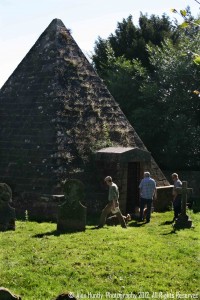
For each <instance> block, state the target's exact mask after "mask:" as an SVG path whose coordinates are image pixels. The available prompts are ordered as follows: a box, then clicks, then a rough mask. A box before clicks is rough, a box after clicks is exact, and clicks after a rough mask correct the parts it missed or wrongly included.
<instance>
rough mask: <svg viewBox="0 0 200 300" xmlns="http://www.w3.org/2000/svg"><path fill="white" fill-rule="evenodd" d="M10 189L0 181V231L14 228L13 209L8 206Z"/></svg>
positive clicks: (10, 196) (10, 195)
mask: <svg viewBox="0 0 200 300" xmlns="http://www.w3.org/2000/svg"><path fill="white" fill-rule="evenodd" d="M11 199H12V190H11V188H10V187H9V186H8V185H7V184H6V183H0V231H6V230H15V209H14V208H13V207H11V206H10V204H9V202H10V201H11Z"/></svg>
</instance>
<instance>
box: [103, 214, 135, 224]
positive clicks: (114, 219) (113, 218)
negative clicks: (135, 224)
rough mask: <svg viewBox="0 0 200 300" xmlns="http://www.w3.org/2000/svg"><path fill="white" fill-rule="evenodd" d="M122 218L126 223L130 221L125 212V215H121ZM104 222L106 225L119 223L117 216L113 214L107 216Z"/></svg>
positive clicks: (128, 215)
mask: <svg viewBox="0 0 200 300" xmlns="http://www.w3.org/2000/svg"><path fill="white" fill-rule="evenodd" d="M123 218H124V221H125V223H126V225H127V224H128V222H129V221H131V216H130V214H127V215H126V216H123ZM106 224H107V225H108V226H117V225H119V224H120V223H119V219H118V217H117V216H116V215H113V216H110V217H108V218H107V220H106Z"/></svg>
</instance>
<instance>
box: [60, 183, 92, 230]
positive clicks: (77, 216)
mask: <svg viewBox="0 0 200 300" xmlns="http://www.w3.org/2000/svg"><path fill="white" fill-rule="evenodd" d="M63 190H64V195H65V202H64V203H62V204H61V205H59V207H58V220H57V230H58V231H61V232H68V231H84V230H85V226H86V210H87V208H86V207H85V206H84V205H82V204H81V201H83V199H84V196H85V193H84V185H83V183H82V182H81V181H80V180H77V179H70V180H68V181H66V182H65V184H64V189H63Z"/></svg>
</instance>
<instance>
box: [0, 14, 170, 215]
mask: <svg viewBox="0 0 200 300" xmlns="http://www.w3.org/2000/svg"><path fill="white" fill-rule="evenodd" d="M147 168H148V169H149V170H150V172H151V175H152V176H153V178H155V180H156V182H157V185H158V186H169V183H168V181H167V180H166V178H165V176H164V175H163V173H162V171H161V170H160V169H159V167H158V166H157V164H156V163H155V161H154V160H153V158H152V157H151V155H150V153H149V152H148V150H147V149H146V147H145V145H144V144H143V142H142V141H141V139H140V138H139V136H138V135H137V133H136V132H135V130H134V128H133V127H132V126H131V125H130V123H129V122H128V120H127V118H126V117H125V115H124V114H123V112H122V111H121V109H120V107H119V105H118V104H117V103H116V102H115V100H114V98H113V97H112V96H111V94H110V93H109V91H108V89H107V88H106V86H105V85H104V83H103V81H102V80H101V79H100V78H99V76H98V75H97V73H96V72H95V71H94V69H93V67H92V66H91V64H90V63H89V61H88V60H87V59H86V57H85V56H84V54H83V53H82V51H81V50H80V48H79V47H78V45H77V44H76V42H75V41H74V39H73V38H72V36H71V34H70V31H69V30H68V29H66V27H65V26H64V24H63V23H62V21H61V20H59V19H54V20H53V21H52V22H51V23H50V25H49V26H48V27H47V28H46V30H45V31H44V32H43V33H42V34H41V36H40V37H39V39H38V40H37V41H36V43H35V44H34V45H33V47H32V48H31V49H30V51H29V52H28V53H27V55H26V56H25V57H24V59H23V60H22V61H21V63H20V64H19V65H18V67H17V68H16V69H15V71H14V72H13V74H12V75H11V76H10V77H9V79H8V80H7V81H6V83H5V84H4V85H3V87H2V88H1V90H0V181H1V182H5V183H7V184H8V185H10V186H11V188H12V190H13V194H14V195H16V197H17V199H21V198H23V199H24V197H25V195H26V197H27V199H28V198H30V199H32V200H31V201H36V199H37V202H38V203H39V202H40V201H41V202H42V200H41V199H42V198H41V197H43V198H44V197H45V196H46V195H55V194H62V184H61V183H62V181H63V180H65V179H67V178H78V179H80V180H81V181H83V183H84V184H85V186H86V198H87V199H86V200H85V203H86V204H87V205H88V206H90V201H91V203H92V204H91V206H92V205H93V203H94V202H92V201H95V200H94V199H92V198H95V197H96V198H95V199H101V197H103V196H101V195H100V194H99V191H101V190H102V189H101V188H102V185H101V182H100V181H101V180H102V177H103V176H104V175H111V176H113V177H114V179H115V180H116V181H117V182H118V185H119V187H120V188H121V191H123V186H124V185H125V186H126V188H125V189H124V195H125V194H126V196H124V197H125V198H127V197H128V196H127V194H128V190H129V185H130V183H131V176H133V177H134V178H135V179H133V180H135V186H137V185H138V182H139V180H140V179H141V176H142V172H143V171H144V170H145V169H147ZM122 170H123V172H122ZM131 170H132V171H131ZM108 172H109V174H108ZM127 172H128V173H127ZM131 172H132V173H131ZM122 173H123V174H122ZM115 177H116V178H115ZM128 178H129V179H128ZM128 181H129V183H127V182H128ZM95 184H96V185H97V188H96V187H95ZM127 184H128V185H127ZM91 190H93V191H97V190H98V193H97V194H98V195H97V196H94V195H95V192H92V193H91V194H92V196H90V193H89V191H90V192H91ZM130 190H131V188H130ZM106 192H107V191H106ZM125 198H124V199H125ZM18 201H19V202H20V201H22V200H18ZM96 201H97V200H96ZM124 201H125V202H126V199H125V200H124ZM129 201H130V200H129ZM22 202H23V201H22ZM125 202H124V206H123V207H124V208H123V210H124V211H125V210H126V204H125ZM16 203H17V202H16ZM16 205H17V204H16Z"/></svg>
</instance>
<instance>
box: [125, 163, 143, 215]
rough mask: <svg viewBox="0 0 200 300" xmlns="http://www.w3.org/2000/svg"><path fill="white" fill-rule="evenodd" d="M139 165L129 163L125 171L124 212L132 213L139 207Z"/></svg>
mask: <svg viewBox="0 0 200 300" xmlns="http://www.w3.org/2000/svg"><path fill="white" fill-rule="evenodd" d="M139 184H140V163H139V162H129V163H128V170H127V200H126V212H127V213H133V212H134V209H135V207H136V206H139V196H140V195H139V188H138V186H139Z"/></svg>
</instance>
